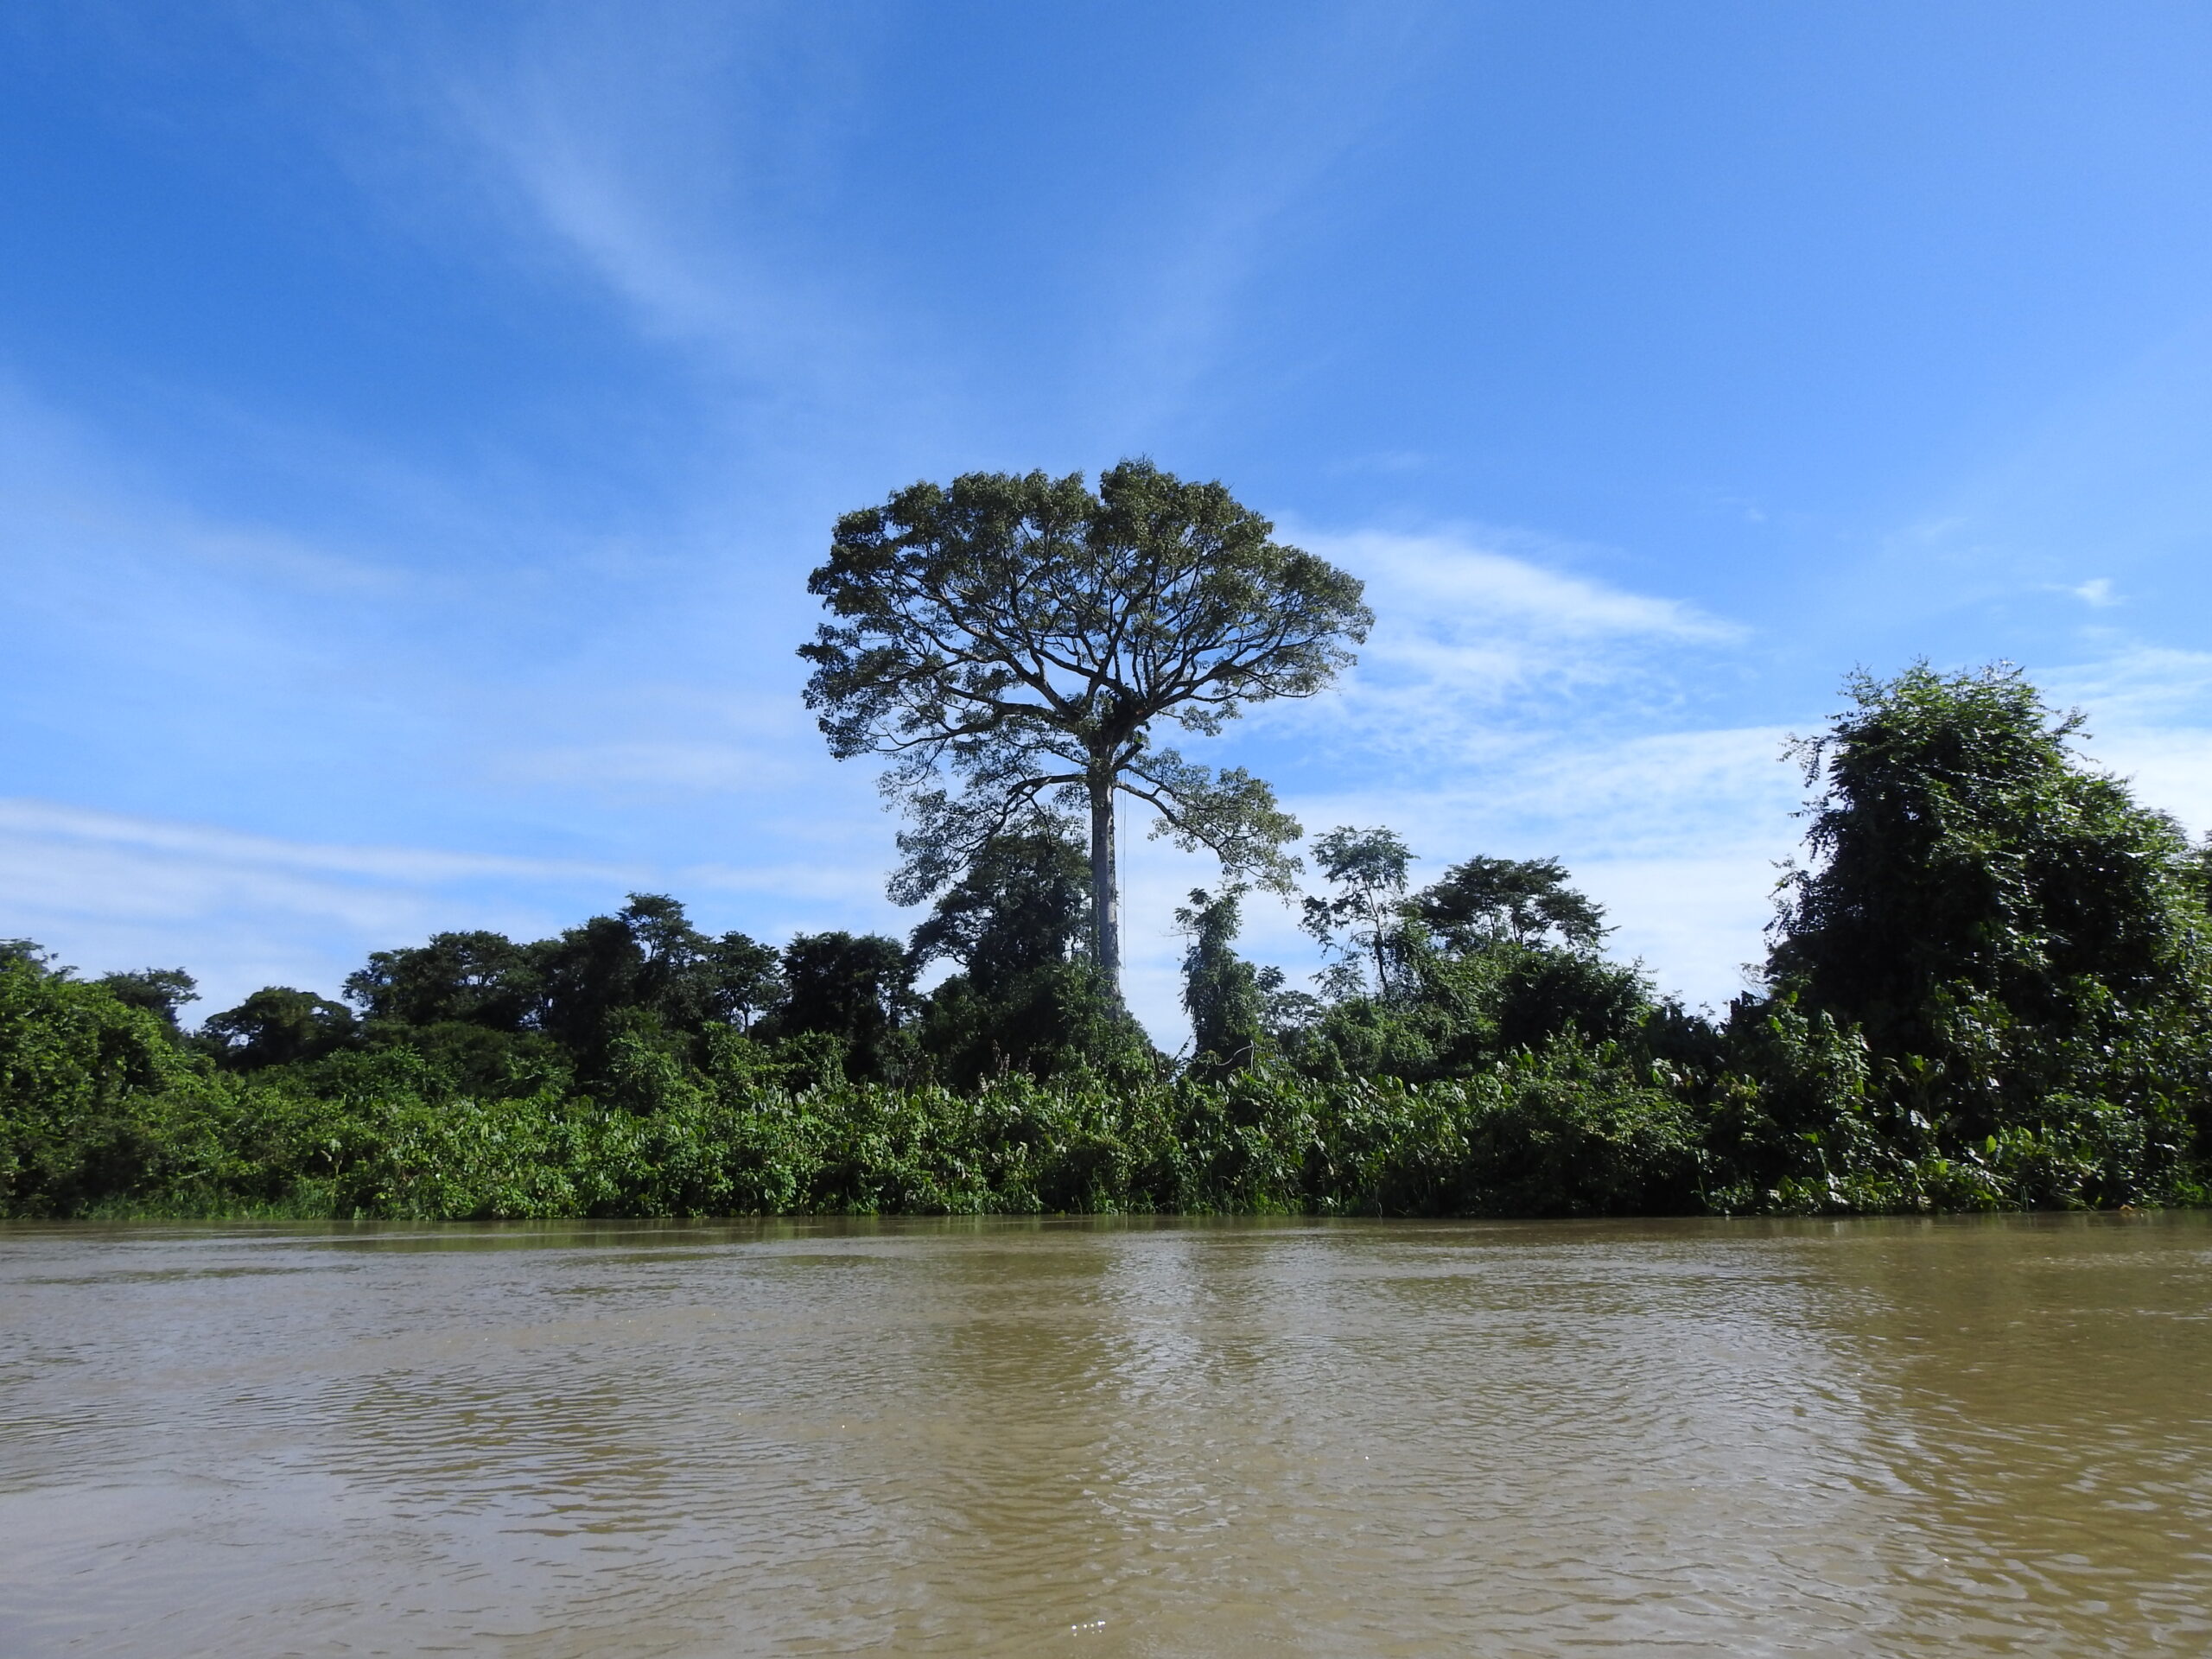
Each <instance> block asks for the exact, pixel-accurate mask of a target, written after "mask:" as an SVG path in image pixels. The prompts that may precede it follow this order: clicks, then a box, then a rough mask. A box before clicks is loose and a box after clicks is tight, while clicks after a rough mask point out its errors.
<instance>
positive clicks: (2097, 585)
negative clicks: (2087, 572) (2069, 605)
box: [2066, 576, 2121, 610]
mask: <svg viewBox="0 0 2212 1659" xmlns="http://www.w3.org/2000/svg"><path fill="white" fill-rule="evenodd" d="M2066 591H2067V592H2068V593H2069V594H2073V595H2074V597H2075V598H2076V599H2078V600H2080V601H2082V603H2083V604H2084V605H2088V606H2093V607H2095V608H2097V609H2099V610H2102V609H2104V608H2105V607H2107V606H2111V605H2117V604H2119V603H2120V602H2121V601H2120V595H2118V594H2115V593H2113V590H2112V578H2111V577H2110V576H2092V577H2090V578H2089V580H2088V581H2087V582H2082V583H2081V584H2080V585H2079V586H2078V587H2074V588H2068V589H2067V590H2066Z"/></svg>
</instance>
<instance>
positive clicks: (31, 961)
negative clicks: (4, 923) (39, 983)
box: [0, 939, 77, 979]
mask: <svg viewBox="0 0 2212 1659" xmlns="http://www.w3.org/2000/svg"><path fill="white" fill-rule="evenodd" d="M9 963H16V964H18V965H20V966H22V967H24V968H28V969H30V970H31V972H33V973H35V974H36V975H38V976H40V977H41V978H43V979H68V978H71V977H73V976H74V975H75V974H76V971H77V970H76V969H74V968H67V967H64V966H63V965H62V964H61V963H59V962H57V961H55V960H54V952H53V951H51V950H48V949H47V948H46V947H45V946H44V945H42V944H38V943H37V942H35V940H31V939H0V967H4V966H6V965H7V964H9Z"/></svg>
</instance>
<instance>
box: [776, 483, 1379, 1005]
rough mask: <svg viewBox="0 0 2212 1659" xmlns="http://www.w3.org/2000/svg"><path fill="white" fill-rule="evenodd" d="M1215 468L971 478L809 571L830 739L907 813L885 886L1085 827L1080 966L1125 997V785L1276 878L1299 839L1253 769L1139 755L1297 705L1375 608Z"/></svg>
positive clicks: (1182, 828) (1245, 868)
mask: <svg viewBox="0 0 2212 1659" xmlns="http://www.w3.org/2000/svg"><path fill="white" fill-rule="evenodd" d="M808 589H809V591H810V592H811V593H813V594H817V595H818V596H819V597H820V598H821V599H822V601H823V603H824V605H826V606H827V607H828V608H829V612H830V614H831V616H832V618H833V619H834V620H831V621H829V622H827V623H825V624H823V626H822V628H821V630H820V632H818V633H817V635H816V637H815V639H814V640H813V642H812V643H811V644H809V645H803V646H801V647H800V650H799V654H800V655H801V656H802V657H804V658H806V659H807V661H809V662H810V663H811V664H814V674H813V677H811V678H810V680H809V681H808V682H807V687H806V701H807V705H808V707H810V708H811V709H816V710H817V711H818V713H819V716H820V723H821V727H822V730H823V734H824V735H825V736H826V737H828V739H829V747H830V752H831V753H834V754H836V756H837V757H838V758H839V759H841V760H843V759H847V758H849V757H852V756H855V755H861V754H875V755H880V756H882V757H884V758H885V759H886V760H888V761H889V762H890V763H891V764H890V766H889V767H888V769H887V771H886V772H885V774H884V779H883V786H884V789H885V791H887V793H889V794H891V795H892V796H893V797H894V798H898V799H899V800H900V801H902V802H903V804H905V805H906V808H907V810H908V812H909V814H910V817H911V819H912V827H911V828H910V829H908V830H907V831H906V833H904V834H902V835H901V836H899V848H900V850H901V851H902V852H903V853H904V854H905V855H906V863H905V865H904V866H903V867H902V868H901V869H900V870H899V874H897V875H896V876H895V877H894V878H893V883H892V893H893V897H894V898H896V899H899V900H900V901H901V902H903V903H918V902H919V901H920V900H921V899H925V898H927V897H928V896H929V895H930V894H931V893H935V892H937V891H938V890H939V889H941V888H942V887H944V885H945V884H946V883H947V882H948V881H950V880H952V878H953V877H954V876H955V875H956V874H957V873H958V872H959V871H960V869H962V868H963V867H964V865H965V863H966V862H967V861H968V860H969V858H970V857H971V856H972V855H974V854H975V853H976V851H978V850H979V849H982V847H983V846H984V845H986V844H987V843H988V842H989V841H990V839H991V838H992V837H993V836H999V835H1004V834H1007V833H1010V832H1017V831H1020V830H1023V829H1042V830H1046V831H1049V830H1050V829H1052V828H1054V827H1057V824H1058V823H1060V822H1064V821H1065V817H1067V816H1068V815H1071V814H1075V813H1085V814H1087V815H1088V817H1089V820H1090V933H1091V949H1092V955H1093V958H1094V960H1095V961H1096V963H1097V964H1098V967H1099V969H1100V970H1101V973H1102V975H1103V977H1104V980H1105V982H1106V984H1107V986H1108V987H1109V988H1111V989H1112V990H1114V991H1115V992H1116V995H1118V992H1119V987H1120V982H1121V958H1122V944H1121V938H1120V928H1119V924H1118V921H1117V918H1116V914H1115V896H1116V846H1115V813H1114V807H1115V803H1116V797H1117V796H1120V795H1128V796H1132V797H1134V798H1136V799H1137V800H1139V801H1141V802H1143V803H1144V804H1146V805H1147V806H1148V807H1150V808H1152V809H1153V810H1154V811H1155V812H1157V814H1158V815H1159V817H1158V822H1157V824H1156V827H1155V829H1154V834H1163V833H1164V834H1166V835H1169V836H1173V838H1174V840H1175V841H1176V842H1177V843H1178V844H1179V845H1180V846H1182V847H1183V848H1184V849H1185V850H1193V849H1197V848H1199V847H1205V848H1207V849H1211V851H1212V852H1213V853H1214V854H1215V855H1217V857H1218V858H1219V859H1220V860H1221V862H1222V865H1223V867H1224V869H1225V870H1226V871H1228V872H1229V873H1230V874H1232V875H1241V876H1249V877H1251V878H1252V879H1254V880H1257V881H1258V882H1259V883H1260V885H1262V886H1264V887H1273V888H1275V889H1276V890H1279V891H1283V892H1286V893H1287V892H1288V891H1289V888H1290V885H1291V879H1292V874H1293V871H1294V868H1295V866H1294V862H1293V861H1291V860H1290V859H1289V858H1288V857H1287V855H1285V853H1284V851H1283V849H1284V847H1285V845H1286V843H1287V842H1291V841H1294V840H1295V839H1296V838H1297V836H1298V835H1299V834H1300V830H1299V827H1298V825H1297V823H1295V822H1294V820H1293V819H1292V818H1291V817H1289V816H1288V815H1287V813H1285V812H1284V811H1282V810H1281V808H1280V807H1279V806H1278V805H1277V804H1276V803H1275V798H1274V791H1273V790H1271V789H1270V788H1269V787H1268V785H1267V784H1265V783H1264V782H1262V780H1261V779H1257V778H1255V777H1253V776H1252V775H1251V774H1250V773H1249V772H1245V771H1244V770H1243V769H1242V768H1241V767H1230V768H1227V769H1224V770H1222V771H1219V772H1216V771H1213V770H1211V769H1210V768H1208V767H1205V766H1198V765H1197V764H1195V763H1193V762H1191V761H1188V760H1185V759H1184V758H1183V757H1182V755H1181V754H1179V753H1177V752H1176V751H1175V750H1174V749H1173V748H1155V747H1153V726H1154V722H1155V721H1159V720H1161V719H1163V718H1166V719H1170V720H1173V721H1174V722H1175V723H1176V724H1177V725H1179V726H1180V727H1182V728H1184V729H1185V730H1186V731H1190V732H1195V733H1198V734H1207V735H1211V734H1214V733H1217V732H1218V731H1219V730H1220V729H1221V728H1222V726H1223V723H1224V721H1229V720H1230V719H1233V718H1234V717H1235V716H1236V715H1237V714H1238V713H1239V712H1241V711H1242V710H1243V708H1244V707H1245V706H1246V705H1247V704H1249V703H1255V702H1266V701H1268V700H1269V699H1271V698H1275V697H1309V696H1313V695H1314V694H1315V693H1316V692H1318V691H1319V690H1322V688H1323V687H1325V686H1326V685H1327V684H1328V683H1330V681H1331V680H1332V679H1333V678H1334V677H1335V676H1336V675H1337V673H1338V671H1339V670H1341V669H1343V668H1344V667H1345V666H1346V665H1347V664H1350V663H1351V660H1352V658H1351V652H1350V650H1349V648H1348V647H1349V645H1356V644H1358V643H1359V642H1361V641H1363V640H1364V639H1366V637H1367V630H1368V628H1369V626H1370V625H1371V623H1372V622H1373V620H1374V619H1373V615H1372V613H1370V611H1369V610H1368V608H1367V607H1366V606H1365V605H1364V604H1363V603H1362V602H1361V589H1360V583H1359V582H1357V580H1356V579H1355V578H1353V577H1352V576H1351V575H1347V574H1345V573H1344V571H1342V570H1339V569H1337V568H1336V567H1335V566H1333V565H1332V564H1330V563H1327V562H1326V561H1325V560H1322V559H1319V558H1317V557H1315V556H1313V554H1311V553H1307V552H1305V551H1302V550H1300V549H1298V548H1295V547H1287V546H1285V545H1283V544H1282V543H1279V542H1277V541H1275V540H1274V525H1273V524H1269V523H1268V520H1267V519H1265V518H1262V517H1260V515H1259V514H1257V513H1255V512H1252V511H1251V510H1250V509H1249V508H1247V507H1244V506H1243V505H1239V504H1238V503H1237V501H1236V499H1234V498H1233V497H1231V496H1230V493H1229V492H1228V491H1227V490H1226V489H1224V487H1223V486H1221V485H1219V484H1217V483H1214V484H1186V483H1185V482H1184V481H1183V480H1180V479H1179V478H1177V477H1175V476H1174V475H1173V474H1171V473H1166V472H1162V471H1161V470H1160V468H1159V467H1154V465H1153V464H1152V463H1151V462H1150V461H1122V463H1121V464H1120V465H1118V466H1116V467H1112V468H1110V469H1109V471H1107V472H1106V473H1105V474H1103V475H1102V476H1101V477H1100V479H1099V480H1098V488H1097V490H1096V492H1095V493H1094V492H1093V491H1091V490H1090V489H1089V488H1087V487H1085V485H1084V478H1083V475H1082V474H1079V473H1077V474H1070V475H1069V476H1067V477H1065V478H1061V479H1052V478H1048V477H1046V475H1045V474H1043V473H1031V474H1027V475H1026V476H1020V477H1016V476H1014V475H1012V474H1005V473H969V474H965V475H963V476H962V477H960V478H957V479H955V480H953V482H952V485H951V486H950V488H946V487H944V486H939V485H936V484H930V483H922V484H916V485H914V486H912V487H911V488H909V489H905V490H901V491H899V493H897V494H896V495H894V496H893V497H892V498H891V499H890V500H889V501H887V502H886V503H885V504H884V505H882V506H880V507H868V508H866V509H863V510H862V511H861V512H852V513H848V514H846V515H845V516H844V517H843V518H841V519H839V520H838V521H837V528H836V537H835V539H834V541H833V543H832V544H831V550H830V555H829V562H828V563H826V564H824V565H823V566H822V567H821V568H820V569H817V570H816V571H815V572H814V575H813V576H812V578H811V579H810V582H808Z"/></svg>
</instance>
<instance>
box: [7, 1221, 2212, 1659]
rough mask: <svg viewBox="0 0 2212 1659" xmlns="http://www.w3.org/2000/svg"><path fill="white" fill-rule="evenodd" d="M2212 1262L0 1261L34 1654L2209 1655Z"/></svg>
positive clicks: (319, 1246) (293, 1253) (771, 1249)
mask: <svg viewBox="0 0 2212 1659" xmlns="http://www.w3.org/2000/svg"><path fill="white" fill-rule="evenodd" d="M2209 1314H2212V1217H2203V1216H2148V1217H2112V1216H2107V1217H2025V1218H2018V1217H2015V1218H2005V1219H1995V1220H1980V1219H1977V1220H1954V1221H1936V1222H1916V1221H1855V1222H1845V1223H1834V1224H1831V1223H1756V1222H1733V1223H1730V1222H1694V1221H1693V1222H1661V1223H1605V1224H1548V1223H1529V1224H1475V1223H1463V1224H1412V1223H1383V1222H1373V1223H1363V1222H1350V1223H1342V1222H1340V1223H1318V1222H1317V1223H1306V1222H1252V1221H1243V1222H1235V1221H1230V1222H1150V1221H1143V1222H1120V1223H1114V1222H1108V1223H1090V1222H1079V1221H1077V1222H1059V1221H1046V1222H1025V1221H1006V1220H995V1221H984V1222H971V1221H950V1222H884V1223H880V1224H870V1223H837V1222H826V1221H825V1222H784V1223H779V1222H771V1223H754V1224H715V1225H688V1224H571V1225H550V1226H516V1225H509V1226H486V1227H441V1228H407V1227H397V1226H393V1227H369V1226H361V1227H296V1226H285V1227H278V1226H270V1227H256V1228H240V1227H207V1228H188V1227H174V1226H171V1227H157V1226H134V1227H122V1226H117V1227H99V1226H88V1225H76V1226H38V1225H30V1224H12V1225H9V1226H5V1227H0V1652H4V1653H6V1654H8V1655H10V1656H43V1655H50V1654H51V1655H61V1654H69V1655H75V1654H130V1655H149V1656H153V1655H159V1656H163V1659H168V1656H181V1655H193V1654H210V1655H213V1654H219V1655H223V1656H226V1659H250V1656H262V1655H281V1654H346V1655H367V1654H425V1653H456V1654H460V1653H466V1654H471V1655H531V1656H541V1655H542V1656H556V1659H557V1656H569V1655H574V1656H594V1659H598V1656H612V1659H622V1656H637V1655H659V1654H668V1655H715V1656H720V1655H737V1654H754V1653H848V1652H858V1651H883V1652H892V1653H924V1654H934V1653H943V1654H1024V1655H1027V1654H1046V1655H1050V1654H1053V1653H1059V1652H1066V1653H1069V1654H1071V1655H1100V1656H1103V1655H1120V1654H1129V1655H1140V1654H1141V1655H1193V1656H1198V1655H1205V1656H1214V1655H1230V1656H1234V1655H1243V1654H1255V1655H1256V1654H1262V1653H1265V1654H1270V1655H1274V1654H1282V1653H1290V1654H1313V1655H1332V1656H1333V1655H1429V1654H1436V1655H1467V1654H1479V1655H1523V1654H1526V1655H1548V1654H1587V1653H1601V1652H1602V1653H1612V1654H1630V1655H1642V1654H1651V1653H1664V1652H1676V1651H1684V1650H1688V1651H1713V1652H1724V1651H1725V1652H1728V1653H1732V1654H1800V1653H1803V1654H1839V1655H1841V1654H1849V1655H1853V1656H1859V1655H1916V1656H1917V1655H1930V1656H1933V1655H1947V1656H1948V1655H1960V1654H1985V1653H1987V1654H1998V1653H2038V1654H2054V1655H2060V1654H2063V1655H2069V1656H2074V1655H2085V1654H2129V1653H2157V1652H2169V1651H2170V1652H2176V1653H2186V1654H2191V1655H2201V1654H2203V1653H2206V1652H2208V1651H2212V1318H2208V1315H2209Z"/></svg>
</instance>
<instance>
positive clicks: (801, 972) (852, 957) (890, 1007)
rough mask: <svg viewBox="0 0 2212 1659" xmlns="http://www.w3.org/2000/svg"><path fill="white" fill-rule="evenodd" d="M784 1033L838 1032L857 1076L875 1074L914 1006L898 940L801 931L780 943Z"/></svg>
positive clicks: (891, 1061) (886, 1063)
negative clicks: (786, 942)
mask: <svg viewBox="0 0 2212 1659" xmlns="http://www.w3.org/2000/svg"><path fill="white" fill-rule="evenodd" d="M784 983H785V987H786V989H787V996H786V1000H785V1003H784V1007H783V1011H782V1014H781V1016H780V1023H781V1025H782V1027H783V1032H784V1034H785V1035H787V1036H801V1035H804V1034H806V1033H821V1034H823V1035H825V1036H829V1037H834V1038H836V1039H837V1040H838V1041H839V1042H840V1043H842V1045H843V1047H844V1062H845V1069H846V1071H847V1072H848V1073H849V1075H850V1076H852V1077H855V1078H860V1079H868V1080H874V1079H880V1078H883V1077H886V1076H887V1074H888V1073H889V1072H890V1071H892V1070H893V1069H894V1066H895V1061H896V1048H897V1045H896V1044H895V1043H894V1041H893V1039H894V1038H895V1037H896V1036H897V1034H898V1033H899V1032H900V1031H901V1030H902V1029H903V1028H904V1027H906V1025H907V1023H908V1022H909V1021H910V1020H911V1019H912V1015H913V1012H914V998H913V984H914V965H913V963H912V960H911V959H910V958H909V957H907V955H906V950H905V948H904V947H903V946H901V945H900V944H899V941H898V940H896V939H889V938H884V937H883V936H882V935H881V934H875V933H871V934H861V935H855V934H851V933H847V932H842V931H833V932H828V933H801V934H799V935H798V937H797V938H794V939H792V941H791V944H788V945H786V946H785V948H784Z"/></svg>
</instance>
